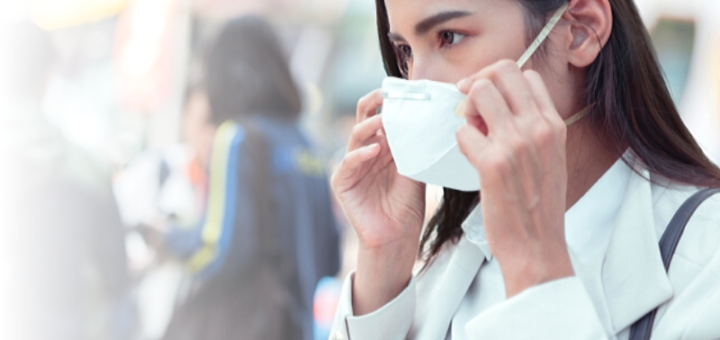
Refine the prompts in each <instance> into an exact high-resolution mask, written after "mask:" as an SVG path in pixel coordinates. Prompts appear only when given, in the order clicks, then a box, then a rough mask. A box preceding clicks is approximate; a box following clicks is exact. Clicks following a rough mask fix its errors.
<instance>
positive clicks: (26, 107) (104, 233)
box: [0, 22, 129, 340]
mask: <svg viewBox="0 0 720 340" xmlns="http://www.w3.org/2000/svg"><path fill="white" fill-rule="evenodd" d="M0 46H2V49H3V52H2V56H0V159H2V165H1V166H0V167H1V169H0V196H3V197H2V198H3V200H0V202H2V206H0V301H2V302H0V318H1V319H2V322H0V338H2V339H23V340H35V339H38V340H40V339H42V340H45V339H67V340H71V339H74V340H77V339H99V338H103V339H121V338H125V336H126V335H128V334H126V333H125V331H126V330H127V329H129V327H128V326H129V324H126V323H123V322H125V321H127V320H126V319H124V318H125V316H127V315H126V314H125V313H124V312H125V311H127V308H126V306H127V305H128V303H127V300H126V297H127V296H126V292H127V283H128V281H127V276H126V262H125V248H124V230H123V228H122V225H121V224H120V220H119V216H118V212H117V208H116V206H115V201H114V198H113V196H112V192H111V190H110V178H109V172H108V171H107V168H106V167H104V166H103V165H102V164H101V163H100V162H98V161H97V160H95V159H93V158H91V157H89V156H88V155H87V154H86V153H84V152H83V151H81V150H79V149H78V148H76V147H74V146H73V145H72V144H70V143H69V142H68V141H67V140H66V139H65V138H64V137H63V136H62V135H61V134H60V133H59V131H58V130H57V129H55V128H54V127H53V126H51V125H50V124H49V123H48V122H47V121H46V119H45V117H44V115H43V110H42V107H41V102H42V99H43V96H44V93H45V87H46V83H47V80H48V78H49V76H50V73H51V69H52V67H53V66H54V64H55V60H56V59H57V54H56V53H55V50H54V48H53V45H52V43H51V40H50V38H49V36H48V34H47V33H45V32H43V31H42V30H40V29H39V28H38V27H36V26H35V25H33V24H31V23H28V22H22V23H17V24H12V25H11V26H5V27H1V28H0Z"/></svg>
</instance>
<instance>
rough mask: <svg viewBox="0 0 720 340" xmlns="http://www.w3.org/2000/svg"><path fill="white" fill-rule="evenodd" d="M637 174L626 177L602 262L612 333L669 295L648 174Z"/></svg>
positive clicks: (631, 322) (644, 172)
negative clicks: (626, 180)
mask: <svg viewBox="0 0 720 340" xmlns="http://www.w3.org/2000/svg"><path fill="white" fill-rule="evenodd" d="M641 175H642V176H640V175H638V174H636V173H633V175H632V177H631V178H630V181H629V183H628V189H627V194H626V196H625V199H624V201H623V204H622V207H621V208H620V212H619V213H618V217H617V220H616V223H615V229H614V231H613V235H612V238H611V240H610V243H609V245H608V250H607V253H606V255H605V261H604V264H603V265H602V274H601V275H602V283H603V284H602V286H603V289H604V295H605V301H606V303H607V309H608V314H609V316H610V323H611V325H612V327H613V330H614V332H615V333H616V334H617V333H618V332H620V331H621V330H623V329H625V328H627V327H629V326H631V325H632V324H633V323H634V322H635V321H637V320H638V319H640V318H641V317H642V316H643V315H645V314H646V313H647V312H649V311H651V310H652V309H654V308H655V307H657V306H659V305H661V304H662V303H664V302H665V301H668V300H669V299H670V298H672V296H673V290H672V286H671V285H670V281H669V279H668V277H667V274H666V273H665V268H664V267H663V264H662V258H661V257H660V250H659V247H658V240H659V236H658V235H657V233H656V227H655V220H654V215H653V205H652V204H653V203H652V191H651V183H650V182H649V181H648V180H647V179H646V178H649V177H648V176H649V173H648V172H647V171H641ZM643 177H645V178H643Z"/></svg>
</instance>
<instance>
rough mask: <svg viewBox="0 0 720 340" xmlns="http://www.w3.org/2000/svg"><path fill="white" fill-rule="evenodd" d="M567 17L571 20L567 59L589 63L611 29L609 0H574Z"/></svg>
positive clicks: (604, 42)
mask: <svg viewBox="0 0 720 340" xmlns="http://www.w3.org/2000/svg"><path fill="white" fill-rule="evenodd" d="M565 19H568V20H569V21H570V30H569V32H568V36H567V40H566V47H567V51H568V62H569V63H570V64H572V65H573V66H575V67H578V68H583V67H587V66H589V65H590V64H592V63H593V61H595V59H596V58H597V56H598V54H600V51H601V50H602V48H603V46H605V44H606V43H607V41H608V39H609V38H610V33H611V32H612V22H613V18H612V9H611V7H610V3H609V0H571V1H570V4H569V5H568V10H567V12H566V13H565Z"/></svg>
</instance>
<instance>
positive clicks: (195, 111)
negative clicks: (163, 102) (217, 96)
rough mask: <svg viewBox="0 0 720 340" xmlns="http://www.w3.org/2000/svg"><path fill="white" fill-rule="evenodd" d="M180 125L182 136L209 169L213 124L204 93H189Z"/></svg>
mask: <svg viewBox="0 0 720 340" xmlns="http://www.w3.org/2000/svg"><path fill="white" fill-rule="evenodd" d="M182 125H183V126H182V127H183V131H182V133H183V138H184V139H185V141H187V143H188V144H190V146H191V147H192V149H193V152H194V153H195V156H196V157H197V158H198V162H200V165H201V166H202V167H203V168H205V169H209V168H210V153H211V151H212V142H213V137H214V136H215V126H214V125H213V124H212V123H211V122H210V103H208V99H207V95H206V94H205V93H203V92H200V91H195V92H193V93H191V94H190V99H189V100H188V103H187V106H186V107H185V112H184V114H183V124H182Z"/></svg>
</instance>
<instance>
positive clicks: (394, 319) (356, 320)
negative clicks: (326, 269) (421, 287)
mask: <svg viewBox="0 0 720 340" xmlns="http://www.w3.org/2000/svg"><path fill="white" fill-rule="evenodd" d="M354 276H355V274H354V273H353V274H350V276H349V277H348V278H347V279H346V280H345V284H344V285H343V289H342V293H341V295H340V301H339V303H338V308H337V312H336V314H335V321H334V323H333V327H332V332H331V333H330V340H377V339H383V340H403V339H405V338H406V337H407V334H408V332H409V331H410V326H411V325H412V321H413V316H414V312H415V298H416V296H415V280H414V279H411V280H410V283H408V286H407V287H406V288H405V289H404V290H403V291H402V292H401V293H400V295H398V296H397V297H395V299H394V300H392V301H390V302H388V303H387V304H386V305H385V306H383V307H381V308H380V309H378V310H377V311H375V312H373V313H370V314H366V315H363V316H354V315H353V306H352V282H353V279H354Z"/></svg>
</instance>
